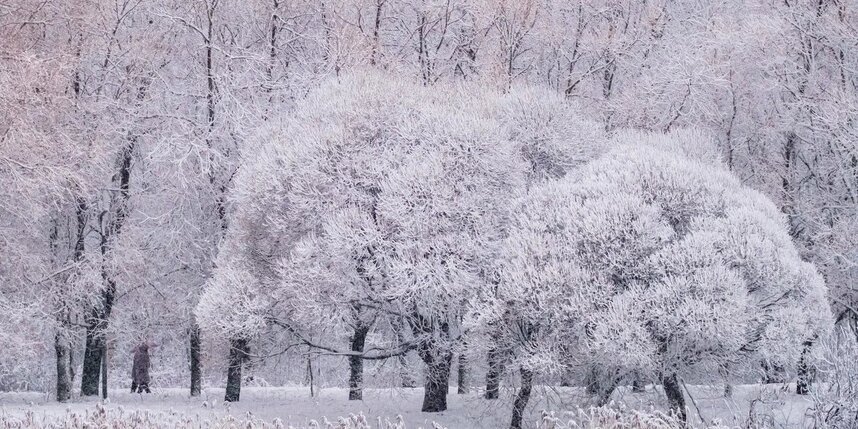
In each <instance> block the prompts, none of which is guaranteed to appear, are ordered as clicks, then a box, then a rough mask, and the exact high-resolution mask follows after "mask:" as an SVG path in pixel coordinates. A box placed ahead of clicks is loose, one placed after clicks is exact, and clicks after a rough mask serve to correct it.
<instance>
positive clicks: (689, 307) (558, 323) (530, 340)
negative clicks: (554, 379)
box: [496, 132, 831, 384]
mask: <svg viewBox="0 0 858 429" xmlns="http://www.w3.org/2000/svg"><path fill="white" fill-rule="evenodd" d="M705 144H706V142H705V141H700V136H699V134H696V133H688V132H683V133H673V134H671V135H667V136H660V137H653V136H643V135H637V136H636V135H634V134H632V135H626V136H624V137H623V138H622V139H621V142H620V143H619V144H618V145H617V146H616V147H614V148H613V149H612V150H611V151H610V152H609V153H607V154H606V155H605V156H603V157H601V158H600V159H598V160H596V161H594V162H592V163H590V164H589V165H587V166H586V167H584V168H582V169H581V170H580V171H579V172H577V173H576V174H574V175H572V176H570V177H567V178H565V179H563V180H561V181H557V182H551V183H547V184H545V185H543V186H540V187H539V188H538V189H535V190H533V192H532V193H530V194H529V195H527V196H525V197H523V198H521V199H520V200H519V201H518V202H517V203H516V204H515V207H514V208H513V210H512V213H513V215H512V219H513V220H512V226H511V227H510V232H509V236H508V237H507V238H506V245H505V246H504V251H503V256H502V258H503V262H502V270H501V281H500V285H499V291H498V301H499V303H498V309H497V310H496V311H497V314H498V317H502V318H503V319H506V320H508V321H511V322H513V323H514V324H512V325H510V326H511V327H513V326H514V327H515V329H513V331H512V332H509V333H508V336H509V337H510V338H517V340H514V341H518V342H519V343H520V344H521V346H522V347H523V352H524V354H525V356H526V357H525V358H524V364H525V365H527V366H531V367H535V368H539V367H548V368H549V369H555V370H558V369H559V368H558V367H563V366H569V367H571V368H574V369H576V370H578V371H579V372H586V371H588V370H592V369H593V368H597V369H599V370H600V373H602V374H608V375H607V377H609V378H610V380H609V382H610V383H612V384H613V383H616V382H617V381H618V380H619V379H620V378H621V377H623V376H625V375H629V374H635V373H638V374H640V373H647V374H668V375H669V374H679V375H692V376H698V377H700V376H706V378H709V379H712V378H715V377H718V375H719V374H721V373H722V372H721V371H724V370H725V369H726V368H729V369H730V371H736V370H738V369H740V368H747V367H753V366H754V362H755V359H756V360H757V361H759V360H765V361H771V362H774V363H776V364H778V365H783V366H790V365H793V364H795V363H796V362H798V359H799V355H800V354H801V352H802V350H803V343H804V342H805V341H809V340H811V339H814V338H816V337H817V336H818V335H820V334H822V333H824V332H825V331H826V330H827V329H828V327H829V326H830V323H831V314H830V312H829V310H828V306H827V300H826V291H827V289H826V287H825V284H824V282H823V279H822V277H821V276H820V275H819V273H818V272H817V270H816V268H815V267H814V266H813V265H812V264H810V263H808V262H805V261H803V260H802V259H801V257H800V256H799V253H798V252H797V250H796V247H795V245H794V244H793V243H792V241H791V239H790V236H789V233H788V229H787V226H786V221H785V218H784V216H783V214H782V213H781V212H780V211H779V210H778V209H777V208H776V207H775V205H774V204H772V202H771V201H770V200H769V199H768V198H766V197H765V196H763V195H762V194H761V193H759V192H757V191H754V190H752V189H749V188H747V187H745V186H742V185H741V183H740V182H739V181H738V180H737V179H736V178H735V176H733V175H732V174H730V173H729V172H728V171H726V170H725V169H724V168H723V167H722V166H721V165H718V164H717V163H714V162H712V160H711V159H707V157H706V156H702V157H700V156H698V157H697V159H694V158H692V157H690V156H686V155H684V154H683V151H688V150H692V151H697V153H703V152H704V151H705ZM701 145H702V146H701ZM683 148H685V149H683ZM698 148H699V149H698Z"/></svg>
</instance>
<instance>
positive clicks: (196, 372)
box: [190, 321, 202, 396]
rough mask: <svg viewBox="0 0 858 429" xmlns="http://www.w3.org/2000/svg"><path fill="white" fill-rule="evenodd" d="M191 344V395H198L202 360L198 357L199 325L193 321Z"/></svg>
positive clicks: (199, 344)
mask: <svg viewBox="0 0 858 429" xmlns="http://www.w3.org/2000/svg"><path fill="white" fill-rule="evenodd" d="M190 343H191V344H190V345H191V396H200V393H201V392H202V362H201V359H200V355H201V351H202V350H201V349H202V344H201V343H202V341H201V338H200V326H199V325H197V322H196V321H194V322H192V324H191V329H190Z"/></svg>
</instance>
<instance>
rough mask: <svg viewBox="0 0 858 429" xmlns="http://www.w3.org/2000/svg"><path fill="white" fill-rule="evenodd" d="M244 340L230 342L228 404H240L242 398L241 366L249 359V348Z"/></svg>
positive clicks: (227, 385)
mask: <svg viewBox="0 0 858 429" xmlns="http://www.w3.org/2000/svg"><path fill="white" fill-rule="evenodd" d="M247 342H248V341H247V340H246V339H244V338H233V339H231V340H229V367H228V368H227V372H226V395H225V396H224V398H223V400H224V401H226V402H238V400H239V399H240V397H241V366H242V365H243V364H244V361H245V359H247V354H248V346H247Z"/></svg>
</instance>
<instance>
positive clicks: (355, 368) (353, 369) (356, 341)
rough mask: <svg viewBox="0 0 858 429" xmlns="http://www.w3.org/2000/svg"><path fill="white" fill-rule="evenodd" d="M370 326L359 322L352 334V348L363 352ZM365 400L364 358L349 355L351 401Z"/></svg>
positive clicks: (354, 350)
mask: <svg viewBox="0 0 858 429" xmlns="http://www.w3.org/2000/svg"><path fill="white" fill-rule="evenodd" d="M368 333H369V327H368V326H364V325H362V324H358V325H357V326H356V327H355V332H354V335H352V343H351V350H352V351H353V352H358V353H362V352H363V347H364V344H366V335H367V334H368ZM360 400H363V358H361V357H360V356H349V401H360Z"/></svg>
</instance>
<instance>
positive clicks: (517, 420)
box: [509, 368, 533, 429]
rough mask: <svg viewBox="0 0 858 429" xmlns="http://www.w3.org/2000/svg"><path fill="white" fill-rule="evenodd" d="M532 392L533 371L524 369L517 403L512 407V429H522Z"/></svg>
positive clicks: (510, 425)
mask: <svg viewBox="0 0 858 429" xmlns="http://www.w3.org/2000/svg"><path fill="white" fill-rule="evenodd" d="M531 390H533V371H531V370H529V369H524V368H522V369H521V388H520V389H518V394H517V395H516V396H515V402H514V403H513V405H512V422H511V423H510V424H509V427H510V429H521V421H522V418H523V417H524V409H525V407H527V403H528V402H529V401H530V392H531Z"/></svg>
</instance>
